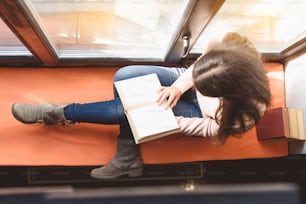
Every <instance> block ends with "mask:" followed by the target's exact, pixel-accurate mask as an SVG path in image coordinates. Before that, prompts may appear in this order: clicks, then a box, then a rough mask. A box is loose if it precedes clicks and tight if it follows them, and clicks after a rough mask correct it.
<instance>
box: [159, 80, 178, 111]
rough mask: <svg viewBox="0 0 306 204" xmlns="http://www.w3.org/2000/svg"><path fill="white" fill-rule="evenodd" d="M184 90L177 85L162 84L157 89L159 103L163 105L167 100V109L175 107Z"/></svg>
mask: <svg viewBox="0 0 306 204" xmlns="http://www.w3.org/2000/svg"><path fill="white" fill-rule="evenodd" d="M181 95H182V92H181V91H180V90H179V89H178V88H177V87H175V86H162V87H160V89H158V91H157V103H158V105H161V104H162V103H163V102H164V101H165V100H167V103H166V105H165V109H168V108H173V107H174V106H175V105H176V103H177V102H178V100H179V99H180V97H181Z"/></svg>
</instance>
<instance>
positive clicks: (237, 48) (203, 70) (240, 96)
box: [193, 33, 271, 142]
mask: <svg viewBox="0 0 306 204" xmlns="http://www.w3.org/2000/svg"><path fill="white" fill-rule="evenodd" d="M266 73H267V71H266V69H265V66H264V64H263V62H262V60H261V56H260V54H259V53H258V52H257V50H256V49H255V47H254V46H253V44H252V43H251V42H250V41H249V40H248V39H247V38H246V37H243V36H241V35H239V34H237V33H228V34H227V35H226V36H225V37H224V38H223V40H222V41H221V42H218V43H214V44H212V45H211V47H210V48H209V49H208V51H207V52H206V53H205V54H204V55H202V56H201V57H200V58H199V59H197V61H196V62H195V63H194V68H193V80H194V85H195V88H196V89H197V90H198V91H199V92H200V93H201V94H203V95H205V96H210V97H219V98H220V106H219V108H218V110H217V112H216V114H215V118H216V121H217V123H218V124H219V126H220V127H219V129H218V135H217V138H218V139H219V140H220V141H223V142H224V141H225V139H226V138H227V137H228V136H229V135H240V134H241V133H243V132H245V131H247V130H248V129H250V127H247V126H246V125H245V118H249V119H251V120H252V121H253V126H254V125H256V124H257V123H258V121H259V120H260V118H261V114H260V112H259V110H258V103H262V104H265V105H266V106H269V105H270V103H271V93H270V89H269V82H268V78H267V75H266ZM237 122H238V124H239V125H238V126H239V128H237V125H236V124H237Z"/></svg>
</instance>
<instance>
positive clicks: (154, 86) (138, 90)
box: [115, 74, 161, 110]
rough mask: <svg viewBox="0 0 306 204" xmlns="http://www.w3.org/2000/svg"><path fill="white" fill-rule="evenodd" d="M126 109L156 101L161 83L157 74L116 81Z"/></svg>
mask: <svg viewBox="0 0 306 204" xmlns="http://www.w3.org/2000/svg"><path fill="white" fill-rule="evenodd" d="M115 86H116V88H117V91H118V93H119V95H120V98H121V101H122V103H123V106H124V108H125V109H126V110H130V109H133V108H134V107H140V106H143V105H146V104H150V103H151V104H153V103H156V99H157V90H158V89H159V88H160V86H161V84H160V82H159V79H158V77H157V75H156V74H148V75H144V76H140V77H135V78H130V79H126V80H122V81H117V82H115Z"/></svg>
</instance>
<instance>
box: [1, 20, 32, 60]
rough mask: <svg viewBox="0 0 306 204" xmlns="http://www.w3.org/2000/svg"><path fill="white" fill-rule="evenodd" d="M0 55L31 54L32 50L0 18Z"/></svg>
mask: <svg viewBox="0 0 306 204" xmlns="http://www.w3.org/2000/svg"><path fill="white" fill-rule="evenodd" d="M0 28H1V29H0V56H31V55H32V54H31V52H29V50H28V49H27V48H26V47H25V46H24V45H23V44H22V43H21V42H20V40H19V39H18V38H17V37H16V36H15V35H14V33H13V32H12V31H11V30H10V29H9V28H8V27H7V25H6V24H5V23H4V22H3V21H2V19H1V18H0Z"/></svg>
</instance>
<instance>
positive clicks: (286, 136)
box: [256, 107, 305, 141]
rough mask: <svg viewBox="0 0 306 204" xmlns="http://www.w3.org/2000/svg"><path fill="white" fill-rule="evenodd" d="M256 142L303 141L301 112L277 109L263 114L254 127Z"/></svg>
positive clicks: (282, 108)
mask: <svg viewBox="0 0 306 204" xmlns="http://www.w3.org/2000/svg"><path fill="white" fill-rule="evenodd" d="M256 132H257V138H258V140H272V141H291V140H305V132H304V113H303V111H302V110H297V109H292V108H287V107H278V108H274V109H271V110H268V111H266V112H265V114H264V115H263V117H262V118H261V120H260V121H259V123H258V124H257V126H256Z"/></svg>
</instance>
